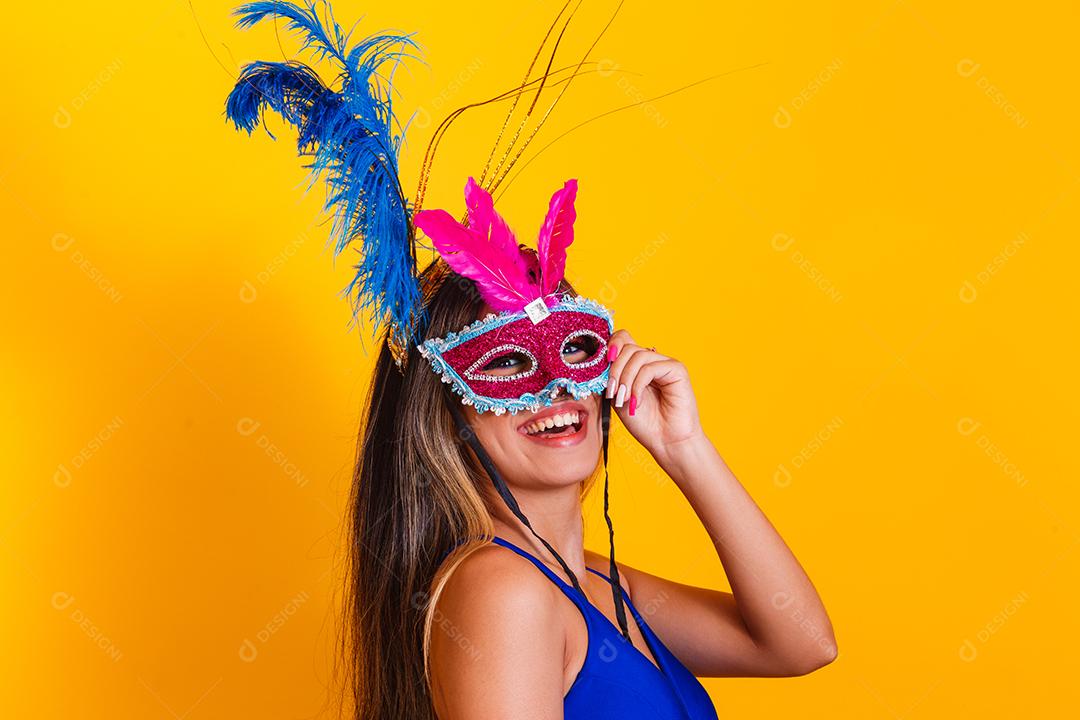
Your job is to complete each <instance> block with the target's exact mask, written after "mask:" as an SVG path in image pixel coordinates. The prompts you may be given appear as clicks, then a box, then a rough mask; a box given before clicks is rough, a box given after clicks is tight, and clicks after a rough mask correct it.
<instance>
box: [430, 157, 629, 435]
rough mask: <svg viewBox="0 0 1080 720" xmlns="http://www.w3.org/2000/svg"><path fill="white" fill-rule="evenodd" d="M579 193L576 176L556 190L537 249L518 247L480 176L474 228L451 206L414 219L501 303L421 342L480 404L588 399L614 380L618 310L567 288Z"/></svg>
mask: <svg viewBox="0 0 1080 720" xmlns="http://www.w3.org/2000/svg"><path fill="white" fill-rule="evenodd" d="M576 195H577V181H576V180H568V181H567V182H566V184H565V185H564V186H563V187H562V189H560V190H558V191H557V192H556V193H555V194H554V195H553V196H552V198H551V203H550V205H549V208H548V213H547V216H546V217H545V219H544V223H543V226H542V227H541V229H540V236H539V239H538V242H537V250H536V254H535V255H534V254H533V253H532V252H531V251H528V250H522V249H521V248H519V247H518V243H517V240H516V239H515V238H514V235H513V233H512V232H511V231H510V229H509V227H508V226H507V224H506V222H505V221H504V220H503V219H502V217H500V216H499V214H498V213H496V212H495V209H494V203H493V201H492V199H491V196H490V195H489V194H488V193H487V192H486V191H485V190H484V189H483V188H481V187H480V186H479V185H477V184H476V183H475V182H474V181H473V179H472V178H471V177H470V178H469V180H468V183H466V185H465V201H466V205H467V210H468V225H467V226H465V225H461V224H460V223H458V222H457V221H456V220H454V218H453V217H452V216H451V215H450V214H449V213H448V212H446V211H445V210H422V211H420V212H418V213H416V215H415V216H414V218H413V220H414V223H415V225H416V227H418V228H420V229H421V230H423V231H424V234H426V235H427V236H428V237H429V238H431V240H432V242H433V243H434V245H435V248H436V250H438V252H439V255H440V256H441V257H442V258H443V259H444V260H445V261H446V263H447V264H448V265H449V266H450V267H451V269H453V270H454V271H455V272H456V273H458V274H459V275H462V276H464V277H467V278H469V279H471V280H473V281H474V282H475V283H476V287H477V289H478V291H479V292H480V295H481V297H482V298H483V299H484V301H485V302H486V303H487V304H488V305H489V306H490V307H491V308H492V309H494V310H496V311H498V312H497V313H490V314H489V315H488V316H487V317H484V318H482V319H480V320H477V321H476V322H474V323H470V324H469V325H466V326H465V327H463V328H462V329H460V330H458V331H456V332H452V333H450V334H449V335H447V336H446V337H442V338H432V339H429V340H426V341H424V342H423V343H420V345H419V347H418V349H419V351H420V353H421V355H423V356H424V357H425V358H426V359H427V360H429V361H430V362H431V366H432V368H433V369H434V370H435V372H437V373H439V374H440V375H441V376H442V380H443V382H446V383H450V384H451V387H452V389H453V390H454V391H455V392H457V393H458V394H460V395H461V396H462V402H463V403H464V404H466V405H472V406H473V407H474V408H475V409H476V411H477V412H484V411H486V410H492V411H494V412H495V414H497V415H499V414H502V413H504V412H506V411H509V412H510V413H512V414H513V413H516V412H518V411H519V410H526V409H530V410H536V409H538V408H539V407H541V406H544V405H551V404H552V402H553V401H554V398H555V397H556V396H557V395H558V394H559V392H560V389H565V390H566V392H568V393H570V394H572V395H573V396H574V397H576V398H582V397H585V396H586V395H589V394H590V393H594V392H595V393H601V392H603V390H604V388H605V387H606V385H607V376H608V365H609V363H608V361H607V349H608V339H609V338H610V336H611V333H612V332H613V330H614V324H613V321H612V315H611V311H609V310H608V309H607V308H605V307H604V306H602V305H600V304H599V303H597V302H596V301H594V300H589V299H587V298H581V297H576V296H573V295H570V294H568V293H565V292H559V286H560V283H561V282H562V279H563V275H564V271H565V267H566V248H567V247H568V246H569V245H570V244H571V243H572V242H573V241H574V220H575V219H576V215H575V212H574V199H575V197H576Z"/></svg>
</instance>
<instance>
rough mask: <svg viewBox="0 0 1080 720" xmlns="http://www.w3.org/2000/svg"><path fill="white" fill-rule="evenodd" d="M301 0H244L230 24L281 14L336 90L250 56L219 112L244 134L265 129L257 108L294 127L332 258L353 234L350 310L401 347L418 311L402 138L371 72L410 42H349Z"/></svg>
mask: <svg viewBox="0 0 1080 720" xmlns="http://www.w3.org/2000/svg"><path fill="white" fill-rule="evenodd" d="M305 2H306V7H300V6H298V5H296V4H293V3H290V2H284V1H280V0H263V1H261V2H250V3H246V4H244V5H241V6H240V7H238V8H237V9H236V10H235V11H234V14H236V15H239V16H240V19H239V20H237V23H236V24H237V26H238V27H241V28H246V27H250V26H252V25H255V24H256V23H258V22H260V21H262V20H265V19H267V18H271V17H279V18H283V19H285V20H287V21H288V22H287V23H286V28H287V29H289V30H291V31H294V32H297V33H299V34H300V35H301V36H302V38H303V40H304V45H303V49H304V50H310V51H311V52H312V53H313V54H314V55H315V58H316V60H320V59H323V58H330V59H331V60H333V61H334V62H335V63H336V64H337V65H338V66H339V67H340V70H341V72H340V75H339V76H338V78H337V81H340V90H334V89H332V88H331V87H330V86H328V85H327V84H326V83H324V82H323V81H322V79H321V78H320V77H319V75H318V74H317V73H316V72H315V71H314V70H313V69H311V67H309V66H308V65H306V64H304V63H302V62H298V61H289V62H267V61H256V62H252V63H248V64H247V65H245V66H244V67H243V69H242V71H241V73H240V77H239V78H237V81H236V85H235V86H234V87H233V89H232V91H231V92H230V93H229V97H228V99H227V100H226V103H225V115H226V117H227V119H228V120H231V121H232V122H233V125H234V126H235V127H236V129H237V130H246V131H247V133H248V134H249V135H250V134H251V133H252V131H254V129H255V128H256V127H258V126H259V125H260V124H261V125H263V127H264V128H266V124H265V115H264V113H265V111H266V109H270V110H272V111H273V112H275V113H277V114H278V115H280V116H281V117H282V119H284V120H285V121H286V122H287V123H289V124H290V125H292V126H293V127H295V128H296V130H297V141H296V145H297V150H298V152H299V154H300V155H301V156H303V157H309V158H310V159H311V161H310V163H308V164H306V165H304V167H305V168H307V169H309V170H310V179H311V183H310V184H309V186H308V189H310V187H311V185H313V184H314V182H315V180H316V179H318V178H319V177H323V178H324V180H325V182H326V183H327V186H328V191H327V197H326V203H325V209H326V210H328V211H330V210H332V211H333V227H332V230H331V242H332V245H333V251H334V256H335V257H336V256H337V255H338V254H340V253H341V252H342V251H343V250H344V249H345V248H346V247H348V246H349V245H350V244H352V243H354V242H355V241H359V242H356V245H357V247H356V250H357V252H358V254H359V259H358V262H357V264H356V265H355V267H354V269H355V270H356V275H355V277H354V278H353V280H352V282H350V283H349V285H348V286H347V287H346V288H345V290H344V291H343V294H345V295H347V296H352V297H353V298H354V314H355V315H359V314H360V313H362V312H365V311H367V312H370V314H371V316H372V317H373V318H374V319H375V321H376V322H377V323H384V322H385V323H388V324H389V325H390V329H391V337H392V338H393V341H394V342H395V343H397V344H398V346H399V347H400V348H405V347H407V346H408V345H409V344H410V343H412V342H414V341H415V334H416V333H415V329H416V328H417V327H419V326H421V325H422V324H423V321H424V319H425V318H424V311H423V306H422V302H421V292H420V287H419V283H418V282H417V273H416V259H415V248H414V245H413V234H412V231H411V211H412V207H411V204H410V203H409V201H408V199H407V198H406V197H405V195H404V192H403V191H402V187H401V181H400V175H399V171H398V158H399V156H400V152H401V143H402V135H401V131H400V130H399V131H398V132H397V133H395V124H396V123H397V119H396V117H395V116H394V113H393V110H392V106H391V105H392V104H391V92H392V90H393V88H392V86H391V84H390V80H389V79H388V78H383V77H382V76H381V75H380V74H379V72H378V71H379V68H380V66H382V65H383V63H386V62H389V61H393V62H394V63H395V67H396V64H397V63H399V62H400V61H401V60H402V59H404V58H406V57H415V56H412V55H409V54H408V53H406V52H405V50H404V49H405V48H407V47H413V48H417V49H419V46H418V45H417V44H416V43H415V42H414V41H413V40H412V39H411V38H410V36H409V35H405V34H400V33H391V32H386V33H382V34H378V35H372V36H369V37H367V38H364V39H362V40H361V41H359V42H358V43H357V44H356V45H355V46H354V47H352V48H351V49H350V48H349V39H350V37H351V35H352V31H351V30H350V31H349V32H348V33H345V32H343V31H342V29H341V27H340V26H339V25H338V24H337V22H336V21H335V20H334V19H333V14H332V12H331V11H330V8H329V5H328V4H326V2H325V1H323V2H322V3H321V5H322V7H323V10H324V12H325V20H324V19H322V18H320V17H319V14H318V13H317V11H316V6H315V2H314V0H305ZM397 127H398V128H400V124H397ZM267 132H268V133H269V130H268V129H267ZM271 137H273V135H271ZM411 329H412V330H411Z"/></svg>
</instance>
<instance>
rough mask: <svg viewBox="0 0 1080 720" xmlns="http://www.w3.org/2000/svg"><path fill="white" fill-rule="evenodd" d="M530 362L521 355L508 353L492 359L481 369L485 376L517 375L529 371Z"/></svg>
mask: <svg viewBox="0 0 1080 720" xmlns="http://www.w3.org/2000/svg"><path fill="white" fill-rule="evenodd" d="M529 364H530V360H529V358H527V357H525V356H524V355H523V354H521V353H516V352H515V353H506V354H505V355H499V356H498V357H495V358H492V359H491V360H490V361H489V362H488V364H487V365H485V366H484V367H482V368H480V372H482V373H484V374H485V375H500V376H501V375H517V374H518V373H520V372H525V371H526V370H528V369H529Z"/></svg>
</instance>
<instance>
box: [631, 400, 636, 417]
mask: <svg viewBox="0 0 1080 720" xmlns="http://www.w3.org/2000/svg"><path fill="white" fill-rule="evenodd" d="M635 410H637V397H635V396H633V395H631V396H630V414H631V415H633V414H634V411H635Z"/></svg>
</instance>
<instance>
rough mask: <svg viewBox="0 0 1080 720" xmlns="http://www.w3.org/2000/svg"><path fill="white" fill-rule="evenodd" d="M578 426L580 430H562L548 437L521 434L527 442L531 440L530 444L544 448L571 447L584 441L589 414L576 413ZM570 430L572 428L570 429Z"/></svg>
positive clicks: (545, 434) (539, 434) (546, 435)
mask: <svg viewBox="0 0 1080 720" xmlns="http://www.w3.org/2000/svg"><path fill="white" fill-rule="evenodd" d="M578 424H579V425H580V426H581V429H580V430H576V431H574V432H566V431H565V430H564V431H563V432H562V433H559V434H558V435H550V434H547V433H542V432H539V433H535V434H533V435H529V434H527V433H525V432H522V433H521V434H522V435H524V436H525V437H526V438H527V439H528V440H531V441H532V442H534V443H537V444H539V445H543V446H545V447H555V448H565V447H573V446H575V445H578V444H580V443H581V442H582V441H584V440H585V436H586V435H588V433H589V414H588V413H587V412H584V411H578ZM571 429H573V428H572V427H571Z"/></svg>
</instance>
